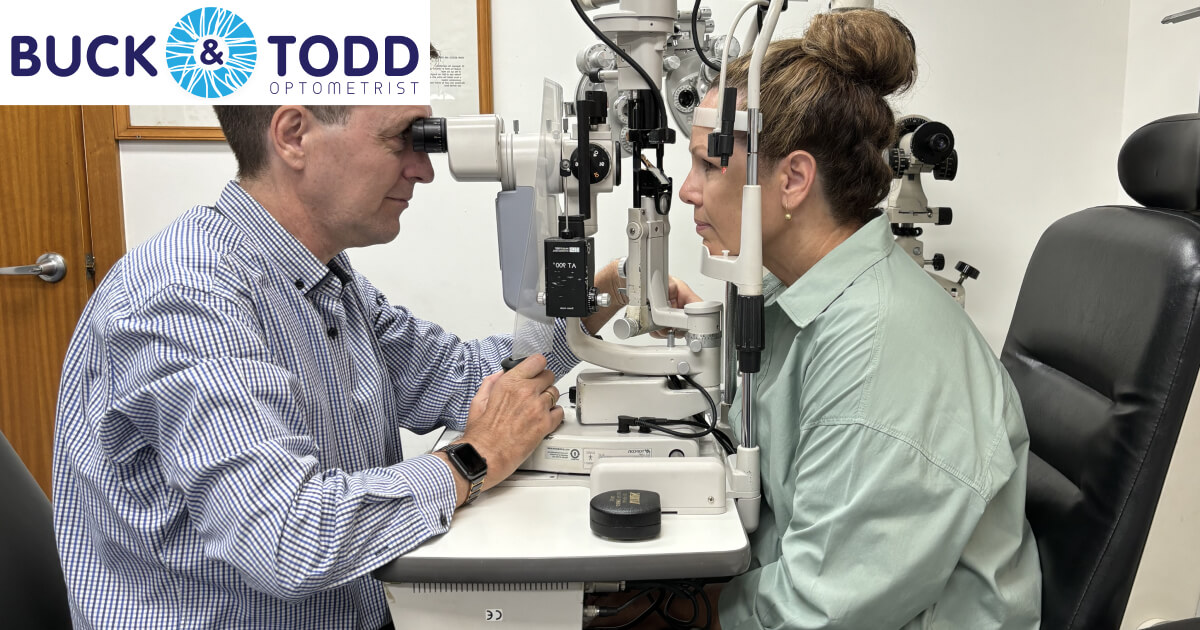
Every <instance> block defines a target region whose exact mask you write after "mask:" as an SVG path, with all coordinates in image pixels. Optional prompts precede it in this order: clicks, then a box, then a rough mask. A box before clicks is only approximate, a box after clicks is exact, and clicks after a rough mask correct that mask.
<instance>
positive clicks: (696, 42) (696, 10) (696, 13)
mask: <svg viewBox="0 0 1200 630" xmlns="http://www.w3.org/2000/svg"><path fill="white" fill-rule="evenodd" d="M699 19H700V0H696V4H695V5H693V6H692V45H693V46H695V47H696V54H697V55H700V61H702V62H704V65H706V66H708V67H709V68H712V69H713V70H716V71H717V72H720V71H721V66H718V65H717V64H715V63H713V61H712V60H711V59H709V58H708V56H707V55H705V54H704V47H703V46H701V45H700V37H699V35H697V30H696V21H697V20H699ZM726 45H728V43H726Z"/></svg>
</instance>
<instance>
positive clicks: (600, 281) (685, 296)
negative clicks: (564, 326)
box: [583, 260, 702, 339]
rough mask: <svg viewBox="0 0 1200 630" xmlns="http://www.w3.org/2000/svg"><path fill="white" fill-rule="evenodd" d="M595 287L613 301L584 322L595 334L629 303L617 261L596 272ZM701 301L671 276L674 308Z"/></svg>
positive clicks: (661, 335) (659, 335) (662, 335)
mask: <svg viewBox="0 0 1200 630" xmlns="http://www.w3.org/2000/svg"><path fill="white" fill-rule="evenodd" d="M593 285H594V286H595V287H596V292H597V293H607V294H608V295H609V298H610V300H611V301H610V303H609V305H608V306H607V307H605V308H601V309H598V310H597V311H596V312H595V313H592V314H591V315H589V316H588V317H586V318H585V319H584V320H583V325H584V326H586V327H587V329H588V330H590V331H591V332H592V333H593V334H594V333H596V332H598V331H599V330H600V329H601V328H603V327H604V325H605V324H607V323H608V320H610V319H612V317H613V315H616V314H617V311H619V310H621V309H622V308H623V307H624V306H625V305H626V304H628V303H629V301H628V300H627V299H626V298H624V297H622V296H621V292H620V289H622V288H624V287H625V280H624V279H623V278H621V277H620V274H618V273H617V261H616V260H613V261H611V262H609V263H608V264H607V265H604V266H603V267H601V268H600V270H599V271H597V272H596V278H595V279H594V281H593ZM701 299H702V298H701V297H700V296H699V295H696V292H695V291H692V288H691V287H689V286H688V285H687V283H685V282H684V281H683V280H680V279H679V278H676V277H674V276H671V279H670V282H669V283H668V285H667V300H668V301H669V302H670V305H671V307H672V308H683V307H684V305H685V304H691V303H692V302H699V301H700V300H701ZM650 334H651V335H653V336H655V337H657V338H659V339H663V338H665V337H666V333H665V332H660V331H655V332H653V333H650Z"/></svg>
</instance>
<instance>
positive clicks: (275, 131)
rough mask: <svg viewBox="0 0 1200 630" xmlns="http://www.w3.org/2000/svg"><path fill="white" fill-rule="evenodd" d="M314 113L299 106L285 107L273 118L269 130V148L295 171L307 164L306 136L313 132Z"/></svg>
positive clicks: (276, 111)
mask: <svg viewBox="0 0 1200 630" xmlns="http://www.w3.org/2000/svg"><path fill="white" fill-rule="evenodd" d="M312 127H313V120H312V113H311V112H309V111H308V109H307V108H305V107H301V106H298V105H284V106H281V107H280V108H279V109H277V110H275V114H274V115H273V116H271V125H270V127H268V129H267V147H268V149H269V150H271V151H273V152H274V153H275V155H276V156H277V157H278V158H279V159H280V161H282V162H283V163H284V164H286V165H287V166H288V167H289V168H291V169H293V170H301V169H303V168H304V164H305V157H306V152H305V144H304V136H305V134H308V133H310V132H311V131H312Z"/></svg>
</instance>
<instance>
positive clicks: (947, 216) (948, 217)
mask: <svg viewBox="0 0 1200 630" xmlns="http://www.w3.org/2000/svg"><path fill="white" fill-rule="evenodd" d="M937 212H938V218H937V225H950V222H951V221H953V220H954V211H953V210H951V209H950V208H946V207H944V206H943V207H941V208H938V209H937Z"/></svg>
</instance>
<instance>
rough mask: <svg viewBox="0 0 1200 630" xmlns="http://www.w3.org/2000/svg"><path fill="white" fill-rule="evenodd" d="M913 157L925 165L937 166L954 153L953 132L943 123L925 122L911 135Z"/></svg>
mask: <svg viewBox="0 0 1200 630" xmlns="http://www.w3.org/2000/svg"><path fill="white" fill-rule="evenodd" d="M910 144H911V147H912V152H913V156H914V157H916V158H917V159H918V160H921V161H922V162H924V163H926V164H937V163H939V162H941V161H942V160H945V159H946V158H947V156H949V155H951V154H952V153H953V151H954V132H953V131H950V128H949V127H947V126H946V125H945V124H944V123H940V122H927V123H925V124H923V125H921V126H920V127H917V128H916V130H914V131H913V133H912V142H911V143H910Z"/></svg>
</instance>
